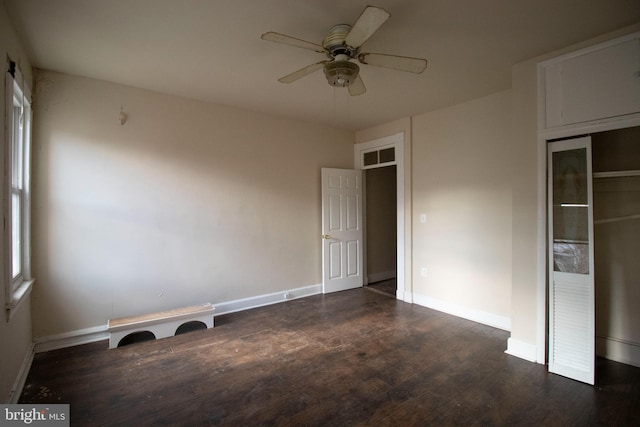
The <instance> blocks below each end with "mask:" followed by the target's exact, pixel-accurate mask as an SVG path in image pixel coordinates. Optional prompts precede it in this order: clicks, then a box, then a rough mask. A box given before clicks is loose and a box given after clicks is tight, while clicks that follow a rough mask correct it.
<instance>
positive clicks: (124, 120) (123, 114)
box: [118, 105, 129, 126]
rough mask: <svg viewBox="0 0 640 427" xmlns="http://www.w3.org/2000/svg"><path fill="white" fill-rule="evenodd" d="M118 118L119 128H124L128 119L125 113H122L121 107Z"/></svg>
mask: <svg viewBox="0 0 640 427" xmlns="http://www.w3.org/2000/svg"><path fill="white" fill-rule="evenodd" d="M118 118H119V119H120V126H124V124H125V123H127V119H128V118H129V116H128V115H127V113H125V112H124V110H123V108H122V105H121V106H120V115H119V116H118Z"/></svg>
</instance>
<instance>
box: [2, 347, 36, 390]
mask: <svg viewBox="0 0 640 427" xmlns="http://www.w3.org/2000/svg"><path fill="white" fill-rule="evenodd" d="M34 355H35V351H34V346H33V344H31V345H30V346H29V349H28V350H27V354H26V355H25V356H24V360H23V361H22V366H20V371H19V372H18V376H17V377H16V381H15V382H14V383H13V387H11V391H10V392H9V399H8V403H18V400H19V399H20V395H21V394H22V389H23V388H24V384H25V383H26V382H27V375H29V370H30V369H31V364H32V363H33V356H34Z"/></svg>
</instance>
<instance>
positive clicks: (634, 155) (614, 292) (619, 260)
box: [591, 127, 640, 366]
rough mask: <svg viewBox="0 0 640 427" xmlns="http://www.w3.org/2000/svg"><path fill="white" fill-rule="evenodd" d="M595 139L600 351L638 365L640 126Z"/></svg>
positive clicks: (594, 207)
mask: <svg viewBox="0 0 640 427" xmlns="http://www.w3.org/2000/svg"><path fill="white" fill-rule="evenodd" d="M591 141H592V165H593V223H594V227H593V229H594V252H595V254H594V255H595V256H594V261H595V263H594V272H595V304H596V325H595V329H596V354H597V355H598V356H602V357H605V358H607V359H611V360H615V361H618V362H622V363H627V364H631V365H634V366H640V310H639V307H640V127H633V128H627V129H620V130H614V131H608V132H600V133H594V134H592V135H591Z"/></svg>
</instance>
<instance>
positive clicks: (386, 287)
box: [367, 279, 397, 298]
mask: <svg viewBox="0 0 640 427" xmlns="http://www.w3.org/2000/svg"><path fill="white" fill-rule="evenodd" d="M367 289H368V290H370V291H376V292H380V293H383V294H385V295H388V296H390V297H394V298H395V296H396V290H397V284H396V279H388V280H381V281H379V282H375V283H369V284H368V285H367Z"/></svg>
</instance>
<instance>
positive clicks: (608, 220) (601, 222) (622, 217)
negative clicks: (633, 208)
mask: <svg viewBox="0 0 640 427" xmlns="http://www.w3.org/2000/svg"><path fill="white" fill-rule="evenodd" d="M631 219H640V214H637V215H627V216H619V217H617V218H606V219H596V220H594V221H593V223H594V224H608V223H610V222H620V221H628V220H631Z"/></svg>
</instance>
